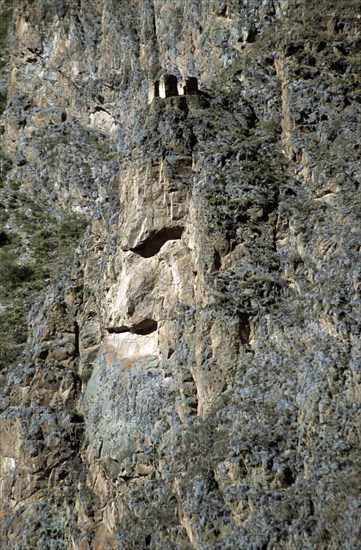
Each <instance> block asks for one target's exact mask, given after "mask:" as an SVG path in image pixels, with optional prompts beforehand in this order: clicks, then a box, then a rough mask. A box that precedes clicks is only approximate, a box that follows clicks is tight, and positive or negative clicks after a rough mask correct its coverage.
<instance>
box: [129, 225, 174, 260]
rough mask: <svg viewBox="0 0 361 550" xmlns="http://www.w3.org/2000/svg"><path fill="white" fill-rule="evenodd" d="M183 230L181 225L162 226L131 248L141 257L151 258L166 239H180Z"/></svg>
mask: <svg viewBox="0 0 361 550" xmlns="http://www.w3.org/2000/svg"><path fill="white" fill-rule="evenodd" d="M183 231H184V227H181V226H177V227H164V228H163V229H160V230H159V231H155V232H153V233H151V234H150V235H149V237H148V238H147V239H146V240H145V241H143V242H142V243H141V244H139V245H138V246H136V247H135V248H132V249H131V250H132V251H133V252H135V253H136V254H139V255H140V256H142V257H143V258H151V257H152V256H155V254H158V252H159V251H160V249H161V248H162V246H163V245H164V244H165V243H166V242H167V241H174V240H177V239H180V238H181V236H182V233H183Z"/></svg>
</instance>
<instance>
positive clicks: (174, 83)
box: [148, 74, 198, 104]
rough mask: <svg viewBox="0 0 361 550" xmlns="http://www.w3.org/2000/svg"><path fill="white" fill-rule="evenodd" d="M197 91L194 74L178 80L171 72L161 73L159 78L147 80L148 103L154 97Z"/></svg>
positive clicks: (190, 93) (194, 92)
mask: <svg viewBox="0 0 361 550" xmlns="http://www.w3.org/2000/svg"><path fill="white" fill-rule="evenodd" d="M197 93H198V80H197V78H196V77H195V76H187V77H186V78H183V79H182V80H180V81H179V82H178V78H177V77H176V76H174V75H172V74H163V75H162V76H161V77H160V79H159V80H155V81H149V94H148V103H149V104H150V103H152V101H153V99H154V98H155V97H160V98H162V99H164V98H167V97H176V96H182V95H192V94H193V95H194V94H197Z"/></svg>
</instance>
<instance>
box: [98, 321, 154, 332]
mask: <svg viewBox="0 0 361 550" xmlns="http://www.w3.org/2000/svg"><path fill="white" fill-rule="evenodd" d="M157 328H158V323H157V321H154V319H144V320H143V321H140V323H137V324H136V325H134V326H132V327H127V326H125V325H123V326H121V327H108V328H107V331H108V332H109V334H120V333H122V332H130V333H131V334H138V335H140V336H146V335H147V334H151V333H152V332H155V331H156V330H157Z"/></svg>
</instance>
